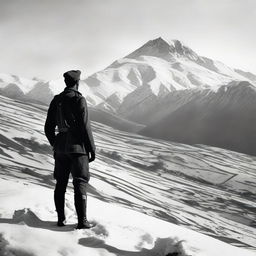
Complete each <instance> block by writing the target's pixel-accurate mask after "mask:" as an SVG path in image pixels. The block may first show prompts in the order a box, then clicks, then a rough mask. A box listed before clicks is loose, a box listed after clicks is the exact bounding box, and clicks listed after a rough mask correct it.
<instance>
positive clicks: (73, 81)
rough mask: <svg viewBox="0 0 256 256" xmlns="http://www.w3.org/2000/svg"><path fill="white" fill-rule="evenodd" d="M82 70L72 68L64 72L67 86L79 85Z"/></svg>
mask: <svg viewBox="0 0 256 256" xmlns="http://www.w3.org/2000/svg"><path fill="white" fill-rule="evenodd" d="M80 75H81V71H80V70H70V71H67V72H65V73H64V74H63V76H64V81H65V84H66V86H67V87H73V86H75V85H77V86H78V85H79V80H80Z"/></svg>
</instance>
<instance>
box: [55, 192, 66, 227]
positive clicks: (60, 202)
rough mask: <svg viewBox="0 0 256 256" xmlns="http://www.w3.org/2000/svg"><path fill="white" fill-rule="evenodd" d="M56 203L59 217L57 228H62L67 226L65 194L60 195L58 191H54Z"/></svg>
mask: <svg viewBox="0 0 256 256" xmlns="http://www.w3.org/2000/svg"><path fill="white" fill-rule="evenodd" d="M54 203H55V209H56V212H57V215H58V222H57V226H59V227H62V226H65V223H64V222H65V219H66V218H65V210H64V207H65V194H64V195H63V193H58V192H57V191H56V190H55V191H54Z"/></svg>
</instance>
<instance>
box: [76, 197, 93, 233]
mask: <svg viewBox="0 0 256 256" xmlns="http://www.w3.org/2000/svg"><path fill="white" fill-rule="evenodd" d="M75 208H76V213H77V219H78V224H77V227H76V229H86V228H91V227H93V225H92V224H91V223H90V222H89V221H88V220H87V215H86V210H87V196H86V195H77V194H76V193H75Z"/></svg>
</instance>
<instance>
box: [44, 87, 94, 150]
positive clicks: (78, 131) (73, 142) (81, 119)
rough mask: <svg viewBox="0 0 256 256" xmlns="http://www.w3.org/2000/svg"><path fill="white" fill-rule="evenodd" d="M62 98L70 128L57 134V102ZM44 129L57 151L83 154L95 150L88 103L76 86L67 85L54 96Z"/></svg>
mask: <svg viewBox="0 0 256 256" xmlns="http://www.w3.org/2000/svg"><path fill="white" fill-rule="evenodd" d="M60 100H61V101H62V106H63V112H64V113H65V119H67V123H68V124H69V125H70V128H69V129H68V131H67V132H59V133H58V134H56V132H55V129H56V126H57V120H56V115H57V104H58V102H59V101H60ZM44 130H45V135H46V137H47V139H48V140H49V142H50V144H51V145H52V146H53V149H54V151H55V152H60V153H82V154H88V153H89V152H95V144H94V139H93V135H92V131H91V125H90V119H89V115H88V108H87V103H86V100H85V98H84V97H83V96H82V94H81V93H80V92H78V91H77V90H76V89H74V88H68V87H66V88H65V90H64V91H63V92H62V93H60V94H59V95H56V96H55V97H54V98H53V100H52V101H51V103H50V107H49V109H48V113H47V118H46V122H45V127H44Z"/></svg>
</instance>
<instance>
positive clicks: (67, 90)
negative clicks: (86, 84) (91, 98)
mask: <svg viewBox="0 0 256 256" xmlns="http://www.w3.org/2000/svg"><path fill="white" fill-rule="evenodd" d="M72 91H73V92H76V93H78V94H80V95H82V94H81V92H79V91H78V90H77V89H76V87H66V88H65V89H64V92H65V93H67V92H72Z"/></svg>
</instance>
